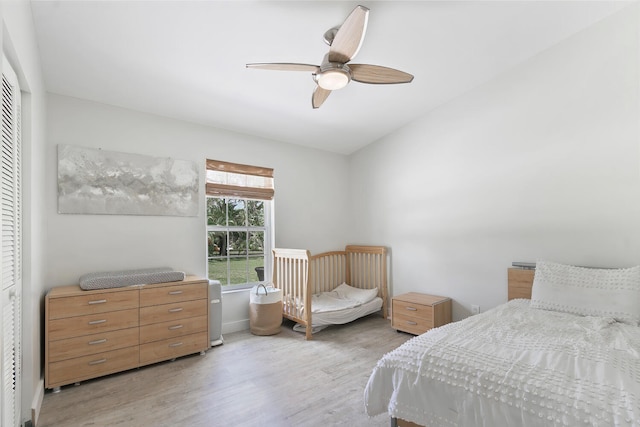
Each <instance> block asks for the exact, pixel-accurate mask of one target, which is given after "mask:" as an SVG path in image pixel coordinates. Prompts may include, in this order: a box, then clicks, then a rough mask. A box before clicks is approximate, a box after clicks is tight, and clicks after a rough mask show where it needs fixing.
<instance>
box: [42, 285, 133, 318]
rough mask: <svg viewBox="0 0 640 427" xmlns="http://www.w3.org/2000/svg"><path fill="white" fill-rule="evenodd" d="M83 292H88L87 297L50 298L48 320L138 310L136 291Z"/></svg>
mask: <svg viewBox="0 0 640 427" xmlns="http://www.w3.org/2000/svg"><path fill="white" fill-rule="evenodd" d="M85 292H89V295H78V296H71V297H66V298H51V299H50V300H49V313H48V316H49V319H50V320H53V319H62V318H65V317H75V316H84V315H87V314H95V313H106V312H109V311H114V310H126V309H130V308H138V290H137V289H131V290H129V291H120V292H97V293H96V292H93V291H85Z"/></svg>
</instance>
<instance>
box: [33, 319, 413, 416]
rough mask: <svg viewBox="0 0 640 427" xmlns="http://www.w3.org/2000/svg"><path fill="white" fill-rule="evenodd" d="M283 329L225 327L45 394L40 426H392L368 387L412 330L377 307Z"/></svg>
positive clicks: (288, 325)
mask: <svg viewBox="0 0 640 427" xmlns="http://www.w3.org/2000/svg"><path fill="white" fill-rule="evenodd" d="M291 326H292V323H290V322H285V324H284V325H283V328H282V332H281V333H280V334H278V335H274V336H266V337H259V336H255V335H252V334H251V333H249V331H243V332H237V333H233V334H228V335H225V336H224V340H225V343H224V345H222V346H219V347H214V348H212V349H210V350H209V351H207V353H206V354H205V355H204V356H200V355H194V356H187V357H184V358H180V359H177V360H175V361H173V362H163V363H159V364H156V365H152V366H148V367H144V368H140V369H136V370H132V371H128V372H124V373H120V374H115V375H111V376H108V377H103V378H100V379H96V380H91V381H86V382H83V383H82V384H81V385H79V386H66V387H63V388H62V391H61V392H60V393H51V392H47V393H46V394H45V398H44V402H43V405H42V410H41V413H40V419H39V422H38V427H59V426H60V427H61V426H64V427H76V426H127V427H128V426H136V427H138V426H154V427H156V426H207V427H208V426H243V427H244V426H249V427H250V426H261V427H264V426H277V427H280V426H296V427H297V426H323V427H324V426H339V425H344V426H350V427H351V426H388V425H389V420H388V418H387V417H386V414H385V415H381V416H377V417H374V418H369V417H368V416H367V415H366V414H365V412H364V403H363V392H364V387H365V385H366V383H367V380H368V378H369V375H370V374H371V371H372V369H373V368H374V366H375V364H376V362H377V361H378V359H379V358H380V357H382V356H383V355H384V354H385V353H387V352H389V351H391V350H392V349H394V348H396V347H398V346H399V345H400V344H402V343H404V342H405V341H407V340H408V339H409V338H411V337H412V336H411V335H407V334H404V333H398V332H396V331H395V330H393V329H391V326H390V324H389V321H387V320H384V319H382V317H380V315H378V314H376V315H371V316H367V317H365V318H362V319H360V320H357V321H355V322H352V323H350V324H348V325H341V326H332V327H330V328H328V329H325V330H324V331H321V332H319V333H317V334H315V335H314V339H313V340H312V341H305V340H304V339H303V334H300V333H297V332H294V331H292V330H291Z"/></svg>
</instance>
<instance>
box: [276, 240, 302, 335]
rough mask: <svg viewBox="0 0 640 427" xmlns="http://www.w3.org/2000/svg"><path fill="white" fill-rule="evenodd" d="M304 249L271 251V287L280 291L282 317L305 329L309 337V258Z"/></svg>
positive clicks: (277, 249)
mask: <svg viewBox="0 0 640 427" xmlns="http://www.w3.org/2000/svg"><path fill="white" fill-rule="evenodd" d="M310 257H311V254H310V253H309V251H307V250H304V249H280V248H276V249H274V250H273V286H275V287H276V288H279V289H282V297H283V301H282V315H283V317H286V318H287V319H290V320H293V321H294V322H298V323H301V324H303V325H305V326H309V327H307V335H308V338H310V337H311V327H310V326H311V309H309V310H305V307H311V294H312V292H311V290H310V285H311V283H310V281H309V258H310Z"/></svg>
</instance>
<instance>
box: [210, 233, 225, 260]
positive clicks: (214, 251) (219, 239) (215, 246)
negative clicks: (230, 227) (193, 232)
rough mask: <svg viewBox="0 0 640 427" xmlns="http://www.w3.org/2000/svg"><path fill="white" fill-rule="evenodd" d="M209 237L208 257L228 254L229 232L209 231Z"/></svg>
mask: <svg viewBox="0 0 640 427" xmlns="http://www.w3.org/2000/svg"><path fill="white" fill-rule="evenodd" d="M208 234H209V236H208V238H207V246H208V248H209V249H208V258H209V259H211V258H214V257H226V256H227V232H226V231H209V233H208Z"/></svg>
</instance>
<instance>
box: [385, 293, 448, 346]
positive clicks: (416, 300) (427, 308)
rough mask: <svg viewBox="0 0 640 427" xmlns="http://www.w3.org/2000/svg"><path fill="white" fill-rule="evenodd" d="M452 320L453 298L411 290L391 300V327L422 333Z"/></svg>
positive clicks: (416, 333) (417, 333)
mask: <svg viewBox="0 0 640 427" xmlns="http://www.w3.org/2000/svg"><path fill="white" fill-rule="evenodd" d="M450 322H451V298H447V297H439V296H435V295H427V294H421V293H418V292H409V293H406V294H402V295H398V296H395V297H393V299H392V300H391V327H392V328H394V329H397V330H399V331H404V332H408V333H410V334H414V335H420V334H423V333H425V332H427V331H428V330H429V329H431V328H437V327H438V326H442V325H446V324H447V323H450Z"/></svg>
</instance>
